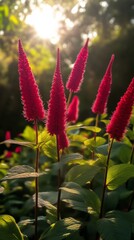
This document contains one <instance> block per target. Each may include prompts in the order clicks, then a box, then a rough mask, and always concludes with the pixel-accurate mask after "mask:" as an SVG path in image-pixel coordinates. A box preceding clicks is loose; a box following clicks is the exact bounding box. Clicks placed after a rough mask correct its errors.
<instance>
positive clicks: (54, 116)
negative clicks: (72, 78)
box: [46, 49, 66, 135]
mask: <svg viewBox="0 0 134 240" xmlns="http://www.w3.org/2000/svg"><path fill="white" fill-rule="evenodd" d="M65 119H66V98H65V94H64V86H63V82H62V76H61V72H60V53H59V49H58V52H57V65H56V69H55V73H54V77H53V82H52V87H51V91H50V100H49V103H48V115H47V124H46V125H47V129H48V131H49V133H50V134H52V135H53V134H55V135H59V134H60V133H61V132H63V131H65Z"/></svg>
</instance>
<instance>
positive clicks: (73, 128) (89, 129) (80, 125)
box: [67, 124, 101, 133]
mask: <svg viewBox="0 0 134 240" xmlns="http://www.w3.org/2000/svg"><path fill="white" fill-rule="evenodd" d="M77 129H84V130H88V131H92V132H95V133H99V132H100V131H101V128H99V127H95V126H83V125H82V124H79V125H73V126H69V127H68V128H67V131H68V132H70V131H72V130H77Z"/></svg>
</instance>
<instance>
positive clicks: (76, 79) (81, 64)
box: [66, 39, 89, 92]
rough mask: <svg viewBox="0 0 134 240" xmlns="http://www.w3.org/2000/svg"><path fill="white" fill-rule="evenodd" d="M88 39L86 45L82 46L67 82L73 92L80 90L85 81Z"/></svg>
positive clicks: (67, 86) (68, 87)
mask: <svg viewBox="0 0 134 240" xmlns="http://www.w3.org/2000/svg"><path fill="white" fill-rule="evenodd" d="M88 41H89V39H87V41H86V43H85V45H84V47H83V48H81V50H80V52H79V54H78V56H77V58H76V61H75V63H74V66H73V69H72V71H71V73H70V76H69V78H68V81H67V83H66V88H67V89H68V90H70V91H71V92H78V91H79V90H80V87H81V84H82V82H83V79H84V72H85V69H86V63H87V58H88Z"/></svg>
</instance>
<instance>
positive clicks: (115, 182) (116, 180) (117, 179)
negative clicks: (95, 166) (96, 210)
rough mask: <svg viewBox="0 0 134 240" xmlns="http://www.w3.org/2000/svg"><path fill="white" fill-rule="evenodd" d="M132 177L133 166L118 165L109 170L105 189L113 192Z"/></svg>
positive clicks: (133, 174) (133, 175)
mask: <svg viewBox="0 0 134 240" xmlns="http://www.w3.org/2000/svg"><path fill="white" fill-rule="evenodd" d="M131 177H134V165H132V164H118V165H114V166H112V167H110V168H109V170H108V175H107V182H106V184H107V187H108V189H109V190H114V189H116V188H118V187H119V186H120V185H122V184H123V183H125V182H126V181H127V180H128V179H130V178H131Z"/></svg>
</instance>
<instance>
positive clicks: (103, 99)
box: [92, 55, 114, 114]
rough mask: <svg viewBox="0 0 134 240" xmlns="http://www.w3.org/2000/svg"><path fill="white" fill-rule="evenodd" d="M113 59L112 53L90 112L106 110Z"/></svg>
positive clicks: (103, 111) (100, 112)
mask: <svg viewBox="0 0 134 240" xmlns="http://www.w3.org/2000/svg"><path fill="white" fill-rule="evenodd" d="M113 61H114V55H112V56H111V59H110V62H109V65H108V67H107V70H106V72H105V74H104V77H103V79H102V81H101V83H100V86H99V88H98V93H97V96H96V99H95V101H94V103H93V105H92V112H93V113H97V114H103V113H105V112H106V106H107V101H108V97H109V94H110V89H111V84H112V64H113Z"/></svg>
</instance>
